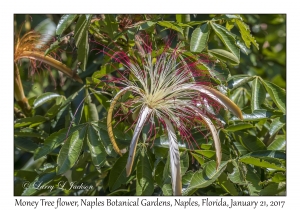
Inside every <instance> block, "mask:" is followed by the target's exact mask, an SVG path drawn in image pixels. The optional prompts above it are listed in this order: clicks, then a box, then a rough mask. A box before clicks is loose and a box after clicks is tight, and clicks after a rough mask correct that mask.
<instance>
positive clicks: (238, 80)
mask: <svg viewBox="0 0 300 210" xmlns="http://www.w3.org/2000/svg"><path fill="white" fill-rule="evenodd" d="M254 78H255V77H251V76H248V75H235V76H232V77H229V78H228V80H227V83H228V87H229V88H230V89H231V91H233V90H234V89H236V88H238V87H241V86H242V85H244V84H246V83H248V82H250V81H251V80H253V79H254Z"/></svg>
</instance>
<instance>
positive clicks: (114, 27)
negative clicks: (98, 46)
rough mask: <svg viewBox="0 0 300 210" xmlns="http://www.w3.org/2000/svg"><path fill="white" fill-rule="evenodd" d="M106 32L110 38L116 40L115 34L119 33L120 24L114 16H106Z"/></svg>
mask: <svg viewBox="0 0 300 210" xmlns="http://www.w3.org/2000/svg"><path fill="white" fill-rule="evenodd" d="M105 23H106V25H105V31H106V32H107V33H108V36H109V37H110V38H114V40H115V39H116V38H115V37H114V36H115V33H116V32H118V23H117V22H116V19H115V17H114V16H113V15H105Z"/></svg>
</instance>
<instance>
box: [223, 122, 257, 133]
mask: <svg viewBox="0 0 300 210" xmlns="http://www.w3.org/2000/svg"><path fill="white" fill-rule="evenodd" d="M253 127H254V126H253V125H252V124H249V123H240V124H236V125H230V126H228V127H227V128H225V130H226V131H229V132H235V131H240V130H244V129H248V128H253Z"/></svg>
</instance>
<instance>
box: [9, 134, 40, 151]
mask: <svg viewBox="0 0 300 210" xmlns="http://www.w3.org/2000/svg"><path fill="white" fill-rule="evenodd" d="M14 144H15V146H16V147H18V148H20V149H22V150H24V151H27V152H34V151H35V150H36V148H38V145H37V144H36V143H35V142H34V141H32V139H30V138H22V137H15V138H14Z"/></svg>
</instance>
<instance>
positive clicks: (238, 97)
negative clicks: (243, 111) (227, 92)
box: [230, 87, 250, 108]
mask: <svg viewBox="0 0 300 210" xmlns="http://www.w3.org/2000/svg"><path fill="white" fill-rule="evenodd" d="M230 98H231V100H232V101H233V102H234V103H235V104H236V105H237V106H238V107H240V108H244V107H245V106H246V105H247V104H248V101H249V98H250V93H249V92H248V90H247V89H246V88H243V87H240V88H238V89H236V90H235V91H233V92H232V95H231V96H230Z"/></svg>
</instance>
